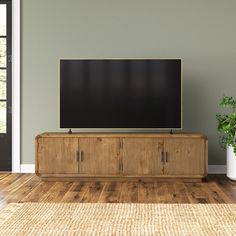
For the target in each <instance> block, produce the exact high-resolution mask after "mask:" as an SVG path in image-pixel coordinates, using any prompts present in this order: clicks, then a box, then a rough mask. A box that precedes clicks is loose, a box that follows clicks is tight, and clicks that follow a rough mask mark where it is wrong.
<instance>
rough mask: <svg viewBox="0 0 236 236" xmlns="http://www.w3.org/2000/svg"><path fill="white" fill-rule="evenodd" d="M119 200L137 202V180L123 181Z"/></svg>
mask: <svg viewBox="0 0 236 236" xmlns="http://www.w3.org/2000/svg"><path fill="white" fill-rule="evenodd" d="M120 202H123V203H125V202H126V203H137V202H138V182H124V183H123V185H122V190H121V196H120Z"/></svg>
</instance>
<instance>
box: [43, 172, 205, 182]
mask: <svg viewBox="0 0 236 236" xmlns="http://www.w3.org/2000/svg"><path fill="white" fill-rule="evenodd" d="M39 177H40V178H41V180H42V181H66V182H70V181H87V182H89V181H93V182H97V181H99V182H100V181H101V182H112V181H117V182H129V181H136V182H138V181H141V182H178V181H179V182H202V180H203V178H204V176H199V175H197V176H141V177H140V176H122V177H121V176H76V175H68V174H67V175H39Z"/></svg>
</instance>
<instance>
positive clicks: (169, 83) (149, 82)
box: [60, 59, 182, 130]
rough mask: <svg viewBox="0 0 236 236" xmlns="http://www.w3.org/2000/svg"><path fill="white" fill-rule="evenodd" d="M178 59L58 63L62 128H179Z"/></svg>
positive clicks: (179, 61)
mask: <svg viewBox="0 0 236 236" xmlns="http://www.w3.org/2000/svg"><path fill="white" fill-rule="evenodd" d="M181 117H182V115H181V60H180V59H78V60H61V61H60V127H61V128H92V129H94V128H95V129H96V128H102V129H106V128H111V129H134V130H136V129H147V130H150V129H180V128H181V123H182V122H181Z"/></svg>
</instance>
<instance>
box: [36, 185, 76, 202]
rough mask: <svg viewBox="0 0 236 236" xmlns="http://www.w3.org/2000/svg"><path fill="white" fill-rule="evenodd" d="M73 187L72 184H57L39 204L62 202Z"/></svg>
mask: <svg viewBox="0 0 236 236" xmlns="http://www.w3.org/2000/svg"><path fill="white" fill-rule="evenodd" d="M71 186H72V182H56V183H55V184H54V185H53V186H52V187H51V188H50V189H49V190H48V191H47V193H45V194H44V195H43V196H42V197H41V198H40V199H39V202H60V201H61V200H62V198H63V197H64V196H65V194H66V192H67V191H68V190H69V189H70V187H71Z"/></svg>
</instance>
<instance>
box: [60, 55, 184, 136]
mask: <svg viewBox="0 0 236 236" xmlns="http://www.w3.org/2000/svg"><path fill="white" fill-rule="evenodd" d="M67 60H68V61H73V60H75V61H77V60H180V63H181V85H180V88H181V91H180V94H181V111H180V113H181V118H180V119H181V121H180V127H177V128H176V127H168V128H106V127H104V128H79V127H62V126H61V116H60V115H59V124H60V129H65V130H68V129H69V133H71V129H73V130H75V131H77V132H82V133H84V132H85V133H93V132H94V133H101V132H102V133H112V132H114V133H137V132H139V133H155V132H160V131H164V132H169V131H170V133H172V131H181V130H182V129H183V63H182V62H183V59H182V58H60V60H59V114H60V111H61V108H60V105H61V103H60V91H61V86H60V84H61V76H60V66H61V61H67Z"/></svg>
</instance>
